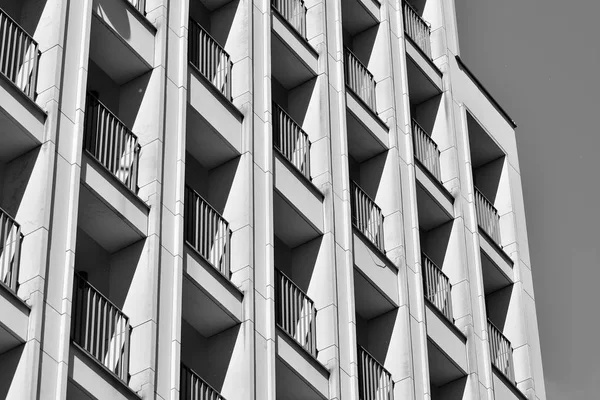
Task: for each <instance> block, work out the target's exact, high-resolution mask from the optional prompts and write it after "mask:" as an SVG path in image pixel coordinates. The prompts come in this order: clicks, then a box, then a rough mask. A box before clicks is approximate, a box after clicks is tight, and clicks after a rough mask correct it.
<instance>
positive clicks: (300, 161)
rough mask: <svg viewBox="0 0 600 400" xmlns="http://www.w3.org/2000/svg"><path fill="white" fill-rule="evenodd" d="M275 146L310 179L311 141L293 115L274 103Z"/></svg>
mask: <svg viewBox="0 0 600 400" xmlns="http://www.w3.org/2000/svg"><path fill="white" fill-rule="evenodd" d="M273 146H275V148H276V149H277V150H279V151H280V152H281V154H283V156H284V157H285V158H287V160H288V161H289V162H291V163H292V164H293V165H294V167H296V168H297V169H298V171H300V172H301V173H302V175H304V176H305V177H306V178H308V179H309V180H310V141H309V140H308V135H307V134H306V132H304V131H303V130H302V128H301V127H300V125H299V124H297V123H296V122H295V121H294V120H293V119H292V117H290V116H289V115H288V114H287V113H286V112H285V111H284V110H283V108H281V107H279V106H278V105H277V104H275V103H273Z"/></svg>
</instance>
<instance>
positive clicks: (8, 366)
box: [0, 327, 25, 399]
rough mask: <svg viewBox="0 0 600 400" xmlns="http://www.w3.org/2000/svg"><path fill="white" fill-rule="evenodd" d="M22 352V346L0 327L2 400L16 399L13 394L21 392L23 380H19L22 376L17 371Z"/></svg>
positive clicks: (0, 385) (0, 384)
mask: <svg viewBox="0 0 600 400" xmlns="http://www.w3.org/2000/svg"><path fill="white" fill-rule="evenodd" d="M13 342H14V343H13ZM24 350H25V345H24V344H22V343H20V342H18V341H15V340H14V337H12V334H11V333H10V332H8V331H5V330H4V328H2V327H0V365H2V376H0V397H1V398H3V399H10V398H17V397H14V396H15V393H19V392H20V391H21V390H22V387H20V386H21V385H22V382H23V381H24V380H22V379H19V378H20V375H22V372H20V371H19V363H20V361H21V356H22V355H23V351H24ZM17 396H18V394H17Z"/></svg>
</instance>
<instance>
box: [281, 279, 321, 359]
mask: <svg viewBox="0 0 600 400" xmlns="http://www.w3.org/2000/svg"><path fill="white" fill-rule="evenodd" d="M275 276H276V288H275V299H276V303H275V304H276V305H277V315H276V321H277V325H279V326H280V327H281V329H283V330H284V331H286V332H287V333H288V334H289V335H290V336H291V337H293V338H294V339H295V340H296V341H297V342H298V343H299V344H300V345H301V346H302V347H303V348H304V349H305V350H306V351H308V352H309V353H310V354H311V355H312V356H314V357H316V356H317V330H316V318H317V309H316V308H315V304H314V302H313V301H312V300H311V299H310V297H308V295H307V294H306V293H305V292H304V291H303V290H302V289H301V288H300V287H299V286H298V285H296V284H295V283H294V282H293V281H292V280H291V279H290V278H288V277H287V276H286V275H285V274H284V273H283V272H282V271H281V270H279V269H276V270H275Z"/></svg>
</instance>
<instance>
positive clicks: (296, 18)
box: [271, 0, 306, 38]
mask: <svg viewBox="0 0 600 400" xmlns="http://www.w3.org/2000/svg"><path fill="white" fill-rule="evenodd" d="M271 4H272V5H273V8H275V9H276V10H277V11H278V12H279V14H281V15H282V16H283V18H285V20H286V21H287V22H289V23H290V25H292V27H293V28H294V29H295V30H296V31H297V32H298V33H299V34H300V35H301V36H302V37H303V38H306V6H305V5H304V0H272V1H271Z"/></svg>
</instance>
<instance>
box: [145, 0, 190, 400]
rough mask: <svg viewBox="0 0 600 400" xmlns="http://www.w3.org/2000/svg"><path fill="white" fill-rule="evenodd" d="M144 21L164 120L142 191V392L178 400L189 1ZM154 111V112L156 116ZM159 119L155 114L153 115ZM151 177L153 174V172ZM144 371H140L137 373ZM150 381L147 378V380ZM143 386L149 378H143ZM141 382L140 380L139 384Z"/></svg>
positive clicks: (164, 5)
mask: <svg viewBox="0 0 600 400" xmlns="http://www.w3.org/2000/svg"><path fill="white" fill-rule="evenodd" d="M146 7H147V10H148V17H149V18H152V19H153V20H154V21H155V25H156V26H157V28H158V29H159V32H157V39H156V47H155V59H156V60H160V63H157V65H155V71H153V74H156V77H157V79H158V81H159V84H158V85H157V87H156V90H155V92H156V94H155V96H156V100H155V101H156V105H157V106H158V107H160V110H161V113H162V115H164V117H163V118H160V120H159V121H156V122H157V125H158V127H159V129H158V132H156V137H155V139H154V140H149V141H148V145H147V146H148V150H147V151H148V152H149V153H151V154H152V155H153V156H154V158H155V164H154V163H150V164H149V165H148V167H149V168H150V169H151V170H150V171H149V175H148V180H147V182H144V184H143V186H142V183H140V186H141V189H140V191H146V190H147V191H148V195H147V196H148V197H149V199H150V198H151V201H152V202H153V203H154V205H155V209H156V215H155V219H154V221H151V222H150V223H151V225H150V226H149V237H148V239H147V241H148V242H149V243H148V244H149V246H151V247H152V248H153V253H154V254H155V257H156V259H157V261H158V265H157V266H158V268H157V270H156V273H155V275H154V276H155V279H157V281H156V283H155V284H154V285H153V287H155V288H156V289H155V290H156V291H157V293H156V294H157V296H156V295H154V294H152V296H153V298H155V299H156V298H158V299H159V301H158V304H157V318H156V320H155V322H156V323H157V326H156V331H155V332H156V339H155V340H156V345H155V346H156V349H157V353H156V355H155V359H154V360H152V361H153V362H154V365H153V366H152V367H153V368H154V370H155V371H156V374H155V375H156V376H155V380H154V381H148V385H149V386H150V387H151V388H152V389H153V391H154V393H152V392H151V391H150V390H144V392H145V393H147V396H148V398H156V399H165V400H166V399H171V400H178V399H179V371H180V363H181V358H180V355H181V313H182V279H183V275H182V274H183V227H184V220H183V218H184V215H183V214H184V213H183V210H184V189H185V137H186V111H187V82H188V80H187V76H188V74H187V71H188V60H187V54H188V52H187V49H188V46H187V45H188V14H189V13H188V10H189V1H188V0H171V1H162V0H156V1H149V2H148V3H147V4H146ZM157 111H158V110H157ZM157 115H158V112H157ZM153 171H155V174H152V172H153ZM141 372H142V371H140V373H141ZM148 378H150V376H149V377H148ZM146 380H147V378H146ZM143 381H144V379H143V378H142V379H140V383H142V382H143Z"/></svg>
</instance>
